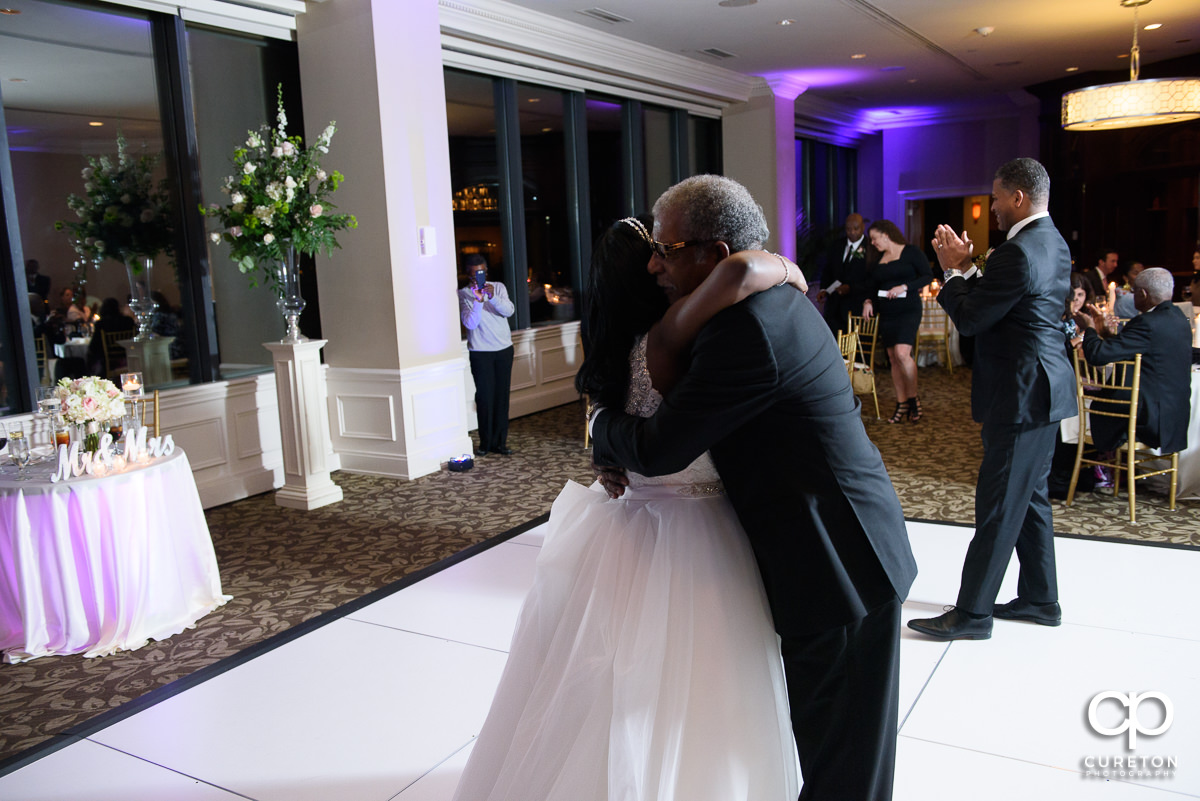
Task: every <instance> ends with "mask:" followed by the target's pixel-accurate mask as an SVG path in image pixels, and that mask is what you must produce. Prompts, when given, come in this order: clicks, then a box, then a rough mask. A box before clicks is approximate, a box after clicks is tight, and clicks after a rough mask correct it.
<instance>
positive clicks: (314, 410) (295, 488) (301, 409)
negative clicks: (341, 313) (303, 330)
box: [263, 339, 342, 510]
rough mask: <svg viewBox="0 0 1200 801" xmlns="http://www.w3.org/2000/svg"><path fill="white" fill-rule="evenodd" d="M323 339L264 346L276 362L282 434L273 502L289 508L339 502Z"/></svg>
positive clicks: (306, 508)
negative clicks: (323, 380)
mask: <svg viewBox="0 0 1200 801" xmlns="http://www.w3.org/2000/svg"><path fill="white" fill-rule="evenodd" d="M327 341H328V340H325V339H310V340H309V341H307V342H300V343H297V344H294V345H290V344H284V343H282V342H266V343H263V347H265V348H266V349H267V350H269V351H271V353H272V355H273V356H274V357H275V392H276V395H277V396H278V397H279V428H280V431H281V432H282V434H283V487H282V488H280V489H279V490H278V491H277V492H276V493H275V503H276V504H277V505H279V506H287V507H289V508H292V509H305V510H308V509H316V508H318V507H321V506H326V505H328V504H331V503H337V502H338V501H340V500H341V499H342V488H341V487H339V486H338V485H337V484H334V483H333V481H332V480H331V479H330V478H329V465H328V463H327V462H326V455H327V454H328V453H329V426H328V417H327V413H326V410H325V403H324V402H323V401H322V400H321V385H320V371H321V348H323V347H324V346H325V343H326V342H327Z"/></svg>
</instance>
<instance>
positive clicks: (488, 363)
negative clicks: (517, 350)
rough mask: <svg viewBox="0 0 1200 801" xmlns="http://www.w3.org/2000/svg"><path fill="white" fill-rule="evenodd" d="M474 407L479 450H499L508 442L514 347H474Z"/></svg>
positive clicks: (472, 370) (471, 353) (472, 358)
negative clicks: (475, 348)
mask: <svg viewBox="0 0 1200 801" xmlns="http://www.w3.org/2000/svg"><path fill="white" fill-rule="evenodd" d="M468 356H469V357H470V360H471V377H472V378H474V379H475V410H476V414H477V416H478V418H479V450H481V451H498V450H500V449H501V448H504V447H505V446H506V443H507V442H508V392H509V387H510V386H511V385H512V366H513V348H512V345H509V346H508V347H507V348H505V349H504V350H473V351H471V352H470V353H469V354H468Z"/></svg>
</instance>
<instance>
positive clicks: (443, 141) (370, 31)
mask: <svg viewBox="0 0 1200 801" xmlns="http://www.w3.org/2000/svg"><path fill="white" fill-rule="evenodd" d="M297 42H298V49H299V55H300V71H301V75H302V77H303V82H304V83H303V88H304V120H305V126H306V129H307V133H308V135H309V137H310V138H311V137H315V136H316V135H318V134H319V133H320V131H321V130H322V129H323V128H324V126H325V125H326V124H327V123H328V122H329V121H330V120H336V121H337V128H338V130H337V133H336V134H335V136H334V138H333V142H332V146H331V148H330V152H329V155H328V156H326V157H325V159H324V162H325V163H326V164H328V166H329V167H330V168H332V169H337V170H338V171H340V172H341V173H343V174H344V175H345V176H346V180H345V183H344V184H342V186H341V188H340V189H339V190H338V192H337V195H336V196H335V198H334V200H335V202H336V203H337V205H338V207H339V210H341V211H347V212H351V213H353V214H355V215H356V216H357V217H358V221H359V227H358V228H357V229H355V230H352V231H346V232H344V233H342V234H340V235H339V237H338V241H339V242H340V244H341V245H342V249H341V250H338V251H336V252H335V253H334V255H333V256H332V257H331V258H328V259H326V258H319V259H318V260H317V279H318V283H319V286H320V293H321V329H322V335H323V336H324V337H326V338H327V339H328V340H329V346H328V347H327V348H326V349H325V357H326V363H327V365H328V373H327V379H328V383H329V412H330V428H331V431H330V434H331V436H332V442H333V448H334V450H335V451H336V452H337V453H338V455H339V457H340V458H341V463H342V467H343V469H347V470H357V471H362V472H369V473H376V474H384V475H391V476H397V477H400V478H415V477H417V476H420V475H423V474H425V473H430V472H433V471H436V470H438V469H439V467H440V466H441V465H442V464H444V463H445V462H446V461H447V460H448V459H449V458H451V457H453V456H458V455H460V454H462V453H464V452H467V453H469V452H470V450H471V439H470V437H469V435H468V434H467V420H466V416H465V414H464V413H463V409H465V408H466V406H467V398H466V391H465V381H464V380H463V373H464V372H465V371H466V362H465V360H463V358H462V355H461V338H462V337H461V333H460V328H459V322H458V301H457V297H456V294H455V293H456V289H457V284H456V280H455V279H456V265H455V253H454V217H453V211H452V209H451V194H452V193H451V183H450V148H449V139H448V133H447V124H446V98H445V87H444V84H443V79H442V52H441V32H440V27H439V21H438V0H337V2H327V3H310V4H308V10H307V12H306V13H304V14H301V15H299V16H298V17H297Z"/></svg>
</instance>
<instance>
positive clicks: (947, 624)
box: [908, 606, 992, 640]
mask: <svg viewBox="0 0 1200 801" xmlns="http://www.w3.org/2000/svg"><path fill="white" fill-rule="evenodd" d="M908 627H909V628H910V629H912V630H913V631H919V632H921V633H922V634H924V635H925V636H927V637H932V638H934V639H935V640H986V639H988V638H990V637H991V636H992V616H991V615H986V616H984V617H971V616H970V615H968V614H967V613H966V612H960V611H959V610H958V609H957V608H956V607H953V606H952V607H950V610H949V611H948V612H946V613H944V614H941V615H938V616H937V617H929V618H920V619H915V620H910V621H908Z"/></svg>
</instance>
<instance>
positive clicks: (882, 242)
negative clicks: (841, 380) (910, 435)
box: [862, 220, 933, 423]
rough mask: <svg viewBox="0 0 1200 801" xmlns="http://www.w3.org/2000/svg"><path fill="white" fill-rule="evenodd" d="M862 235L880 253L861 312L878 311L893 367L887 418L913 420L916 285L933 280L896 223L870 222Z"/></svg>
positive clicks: (916, 414) (916, 412) (916, 405)
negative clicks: (892, 400) (893, 391)
mask: <svg viewBox="0 0 1200 801" xmlns="http://www.w3.org/2000/svg"><path fill="white" fill-rule="evenodd" d="M867 235H868V236H869V237H870V239H871V245H872V246H873V247H874V248H875V250H877V251H878V252H879V261H878V262H876V263H875V264H873V265H871V267H870V273H869V275H868V282H869V284H870V296H869V297H868V298H867V299H866V300H865V301H864V302H863V312H862V313H863V317H871V316H873V315H876V314H878V315H879V341H880V342H881V343H882V344H883V346H884V347H885V348H887V355H888V360H889V361H890V362H891V365H892V386H893V387H895V389H896V411H895V412H894V413H893V414H892V416H891V418H890V419H889V420H888V422H889V423H899V422H901V421H902V420H904V416H905V415H908V419H909V420H911V421H912V422H914V423H915V422H917V421H918V420H920V419H921V399H920V398H918V397H917V363H916V362H915V361H913V346H914V345H915V344H916V343H917V329H918V328H920V327H921V287H923V286H926V285H927V284H929V283H930V282H931V281H932V280H933V271H932V270H931V269H930V268H929V260H928V259H926V258H925V254H924V253H922V252H921V251H920V249H918V248H917V247H915V246H913V245H910V244H908V241H907V240H906V239H905V238H904V234H902V233H900V229H899V228H897V227H896V224H895V223H893V222H890V221H888V220H879V221H877V222H874V223H872V224H871V227H870V228H869V229H868V231H867Z"/></svg>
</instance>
